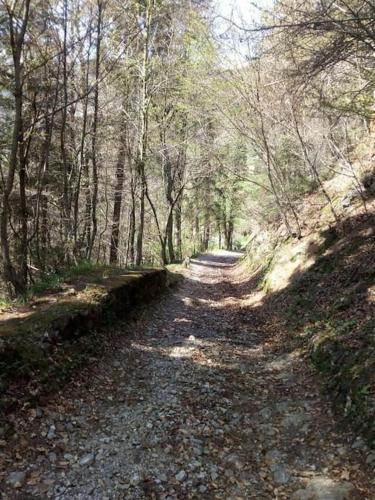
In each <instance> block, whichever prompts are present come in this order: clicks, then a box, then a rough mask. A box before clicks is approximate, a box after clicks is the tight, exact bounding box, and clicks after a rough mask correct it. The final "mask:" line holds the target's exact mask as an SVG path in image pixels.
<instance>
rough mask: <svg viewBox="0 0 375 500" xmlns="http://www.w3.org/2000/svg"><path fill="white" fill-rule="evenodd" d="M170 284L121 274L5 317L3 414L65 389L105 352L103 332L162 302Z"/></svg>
mask: <svg viewBox="0 0 375 500" xmlns="http://www.w3.org/2000/svg"><path fill="white" fill-rule="evenodd" d="M167 282H168V276H167V271H166V270H163V269H150V270H142V271H124V270H121V269H119V270H118V272H117V273H116V274H115V275H112V276H110V277H107V278H100V279H97V277H95V278H93V279H91V282H86V283H83V284H82V283H80V286H79V287H78V289H75V288H69V289H67V290H66V291H64V292H63V293H55V294H50V295H46V296H43V297H41V298H39V299H38V300H37V301H36V302H35V303H34V304H33V305H31V306H25V307H24V308H23V309H22V308H21V309H20V310H16V311H15V312H14V313H11V314H6V315H4V314H3V315H0V412H1V413H3V412H4V410H5V411H6V410H9V409H14V408H15V407H17V405H20V404H21V403H24V402H25V401H27V400H29V401H30V400H35V399H38V398H39V397H40V395H41V394H42V393H44V392H45V391H47V392H50V391H53V390H55V389H57V388H58V387H60V386H61V385H62V384H63V383H64V382H65V381H66V380H68V379H69V378H70V376H71V374H72V373H73V372H74V370H76V369H78V368H79V367H80V366H82V364H83V363H84V362H85V359H86V358H88V357H90V354H91V353H93V352H95V351H97V350H98V349H100V343H101V341H102V339H101V338H100V335H99V336H98V335H97V332H98V329H100V328H101V327H103V326H105V325H108V324H109V323H110V322H111V320H114V319H120V318H123V317H124V316H126V315H128V314H129V313H130V312H131V310H132V308H133V307H135V306H137V305H141V304H143V303H145V302H147V301H148V300H150V299H152V298H153V297H155V296H157V295H158V294H159V293H161V292H162V291H163V290H164V289H165V288H166V287H167V285H168V283H167ZM79 288H81V290H80V289H79ZM2 316H3V317H2Z"/></svg>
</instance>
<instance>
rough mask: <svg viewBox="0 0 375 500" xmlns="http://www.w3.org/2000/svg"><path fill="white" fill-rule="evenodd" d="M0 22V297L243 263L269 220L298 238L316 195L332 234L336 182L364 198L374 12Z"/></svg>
mask: <svg viewBox="0 0 375 500" xmlns="http://www.w3.org/2000/svg"><path fill="white" fill-rule="evenodd" d="M0 9H1V10H0V30H1V39H0V44H1V47H0V51H1V68H0V85H1V91H0V99H1V101H0V104H1V114H0V120H1V128H0V134H1V135H0V167H1V183H0V189H1V199H0V210H1V217H0V231H1V267H2V275H3V280H2V283H3V286H2V287H3V294H4V293H11V294H14V293H15V294H22V293H24V292H25V290H26V289H27V287H28V286H29V285H30V284H32V283H34V282H35V281H36V280H38V279H40V278H41V277H43V276H44V275H46V274H48V273H53V272H56V271H57V270H59V269H61V268H64V267H66V266H72V265H76V264H78V263H80V262H82V261H90V262H110V263H112V264H119V265H122V266H126V267H132V266H140V265H144V264H146V265H147V264H159V263H163V264H167V263H170V262H175V261H179V260H182V259H183V258H184V257H185V256H188V255H191V254H194V253H196V252H198V251H204V250H207V249H208V248H209V247H220V248H227V249H232V248H234V247H238V248H239V247H241V246H243V245H244V244H245V243H246V238H247V235H248V234H249V232H250V231H251V229H252V228H253V227H254V226H255V225H257V224H262V223H264V222H270V221H271V222H272V221H273V222H277V221H281V222H283V224H284V225H285V227H286V228H287V231H288V232H289V233H290V235H291V236H293V237H297V238H298V237H300V236H301V235H302V233H303V224H304V221H303V220H301V217H300V215H299V209H298V203H299V200H300V199H301V196H303V195H304V194H305V193H308V192H311V191H313V190H314V189H317V188H320V189H322V188H323V193H324V195H325V197H326V199H327V203H328V205H329V206H330V210H331V212H332V215H333V217H334V219H337V218H338V215H337V214H336V213H335V208H334V205H333V204H332V201H331V199H330V196H329V194H328V193H327V191H326V190H325V189H324V187H323V182H324V181H325V180H327V179H329V178H330V177H332V176H333V175H334V174H335V172H337V171H340V172H344V174H345V175H346V176H348V177H350V178H351V179H352V180H353V186H354V189H356V190H357V191H358V193H359V195H360V196H362V194H363V193H362V192H363V179H362V177H361V173H360V172H358V166H360V169H361V172H366V170H367V169H368V167H369V165H370V162H371V159H372V153H371V147H370V144H371V137H372V117H373V112H374V105H373V91H374V84H375V82H374V68H373V66H374V62H373V53H374V45H375V31H374V17H375V5H374V4H373V3H372V2H371V1H357V0H339V1H337V2H330V1H325V0H324V1H323V0H322V1H320V2H310V1H309V2H305V1H298V0H296V1H295V0H290V1H289V0H286V1H276V2H275V3H274V4H273V5H272V7H270V8H268V9H263V10H261V8H259V9H258V10H259V12H258V18H259V20H258V22H257V23H256V24H255V25H252V26H246V25H242V24H241V23H240V22H239V21H238V19H237V20H234V19H229V18H228V19H227V18H223V17H221V19H219V21H218V18H220V16H219V15H218V14H217V12H216V11H215V6H214V5H212V4H211V3H210V2H208V1H207V2H206V1H204V0H202V1H190V0H189V1H179V0H176V1H175V0H139V1H137V0H134V1H129V2H116V1H112V0H97V1H91V0H71V1H68V0H61V1H58V2H51V3H49V2H39V1H31V0H15V1H12V2H11V1H8V0H3V1H2V2H1V6H0ZM218 22H219V27H218ZM228 47H230V49H229V50H228ZM235 55H237V56H235ZM360 144H362V145H363V147H358V146H359V145H360ZM368 182H370V183H371V179H370V181H368ZM362 198H363V201H364V203H365V197H364V196H362Z"/></svg>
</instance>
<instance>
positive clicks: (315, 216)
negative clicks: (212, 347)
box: [242, 177, 375, 446]
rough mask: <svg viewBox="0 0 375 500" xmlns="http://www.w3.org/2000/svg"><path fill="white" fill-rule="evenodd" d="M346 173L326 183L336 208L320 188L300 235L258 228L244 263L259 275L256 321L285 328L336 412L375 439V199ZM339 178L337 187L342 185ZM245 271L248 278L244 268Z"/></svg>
mask: <svg viewBox="0 0 375 500" xmlns="http://www.w3.org/2000/svg"><path fill="white" fill-rule="evenodd" d="M341 181H342V179H340V178H337V177H336V178H335V179H333V180H331V181H329V182H327V183H326V186H325V187H326V189H327V191H329V193H330V196H331V197H332V200H333V203H334V208H335V210H336V213H337V214H338V219H339V220H338V221H335V220H334V218H333V215H332V213H331V211H330V208H329V206H328V204H327V202H326V200H325V198H324V197H323V195H322V193H319V192H318V193H315V194H311V195H309V196H307V197H306V198H305V199H303V200H302V202H301V205H300V207H299V214H300V219H301V221H302V229H303V237H302V238H301V239H299V240H298V239H293V238H290V237H289V238H288V237H287V236H286V233H285V231H284V229H283V228H282V227H277V228H276V227H267V228H264V227H263V228H258V229H257V230H256V231H254V233H253V235H252V239H251V241H250V243H249V244H248V247H247V256H246V260H245V263H246V267H247V272H246V273H245V274H246V276H248V268H250V270H251V271H252V278H251V279H252V280H256V282H257V287H258V291H259V292H258V294H257V297H256V299H252V302H253V303H252V307H253V310H254V314H255V315H256V316H257V317H258V318H260V319H258V321H260V322H261V323H262V325H263V326H264V327H266V328H269V329H270V330H273V331H275V325H277V328H278V331H282V332H284V334H285V335H284V336H282V337H281V338H282V342H285V338H287V339H288V342H290V343H291V346H292V347H293V348H298V349H302V350H303V351H304V352H305V353H306V356H308V357H309V358H310V359H312V361H313V362H314V364H315V366H316V367H317V369H318V371H319V372H321V373H322V374H323V381H324V384H325V387H326V388H327V390H328V391H329V393H330V395H331V396H332V398H333V401H334V404H335V407H336V410H337V413H338V415H339V416H342V417H343V421H347V422H350V423H351V424H352V425H354V427H355V429H357V430H358V431H361V432H363V433H364V435H365V436H366V438H367V439H368V441H369V443H370V444H371V445H372V446H373V445H374V441H375V314H374V305H375V253H374V244H375V232H374V228H375V204H374V201H373V199H372V193H371V191H372V187H371V186H372V184H371V183H368V188H369V189H368V192H367V193H366V198H367V199H366V203H365V205H364V203H363V200H361V198H360V197H359V196H356V195H355V193H354V192H353V191H349V192H348V186H347V184H346V183H345V182H341ZM338 186H339V187H338ZM242 279H247V278H244V277H243V276H242Z"/></svg>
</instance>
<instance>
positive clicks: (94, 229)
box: [87, 0, 103, 259]
mask: <svg viewBox="0 0 375 500" xmlns="http://www.w3.org/2000/svg"><path fill="white" fill-rule="evenodd" d="M102 15H103V3H102V0H98V24H97V31H96V56H95V90H94V117H93V126H92V149H91V152H92V201H91V217H92V232H91V238H90V241H89V248H88V255H87V256H88V258H89V259H91V255H92V251H93V248H94V243H95V239H96V235H97V232H98V219H97V204H98V189H99V176H98V159H97V133H98V114H99V74H100V45H101V39H102V32H101V30H102Z"/></svg>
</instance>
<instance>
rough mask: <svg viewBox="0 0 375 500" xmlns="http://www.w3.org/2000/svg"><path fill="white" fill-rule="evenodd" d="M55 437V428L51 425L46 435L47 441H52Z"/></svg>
mask: <svg viewBox="0 0 375 500" xmlns="http://www.w3.org/2000/svg"><path fill="white" fill-rule="evenodd" d="M55 437H56V427H55V426H54V425H51V426H50V428H49V430H48V433H47V439H54V438H55Z"/></svg>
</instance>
